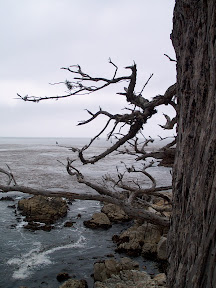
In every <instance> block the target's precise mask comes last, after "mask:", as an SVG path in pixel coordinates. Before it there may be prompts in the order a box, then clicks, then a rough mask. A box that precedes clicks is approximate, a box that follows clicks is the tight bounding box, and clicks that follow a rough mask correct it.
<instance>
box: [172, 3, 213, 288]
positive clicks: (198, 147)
mask: <svg viewBox="0 0 216 288" xmlns="http://www.w3.org/2000/svg"><path fill="white" fill-rule="evenodd" d="M171 37H172V41H173V45H174V48H175V51H176V56H177V97H178V104H179V115H178V137H177V153H176V160H175V165H174V174H173V193H174V208H173V216H172V223H171V229H170V233H169V240H168V243H169V245H168V246H169V261H170V268H169V276H168V283H169V284H168V285H169V287H172V288H173V287H178V288H180V287H182V288H187V287H188V288H193V287H196V288H198V287H203V288H208V287H209V288H210V287H211V288H213V287H216V175H215V174H216V173H215V172H216V171H215V170H216V109H215V107H216V1H215V0H199V1H195V0H177V1H176V5H175V10H174V26H173V32H172V36H171Z"/></svg>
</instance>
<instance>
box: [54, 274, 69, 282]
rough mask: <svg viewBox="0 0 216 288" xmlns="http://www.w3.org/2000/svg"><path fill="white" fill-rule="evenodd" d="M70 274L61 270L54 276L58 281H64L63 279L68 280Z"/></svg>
mask: <svg viewBox="0 0 216 288" xmlns="http://www.w3.org/2000/svg"><path fill="white" fill-rule="evenodd" d="M70 278H71V277H70V275H69V274H68V273H67V272H61V273H59V274H58V275H57V276H56V279H57V280H58V281H59V282H62V281H65V280H68V279H70Z"/></svg>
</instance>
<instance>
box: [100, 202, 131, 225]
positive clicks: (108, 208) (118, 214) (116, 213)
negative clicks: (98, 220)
mask: <svg viewBox="0 0 216 288" xmlns="http://www.w3.org/2000/svg"><path fill="white" fill-rule="evenodd" d="M101 212H103V213H105V214H106V215H107V216H108V218H109V219H110V221H112V222H122V221H129V220H130V218H129V216H128V215H127V214H126V213H125V212H124V210H122V209H121V208H120V207H119V206H117V205H114V204H111V203H107V204H104V206H103V208H102V209H101Z"/></svg>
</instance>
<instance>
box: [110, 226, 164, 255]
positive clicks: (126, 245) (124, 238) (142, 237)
mask: <svg viewBox="0 0 216 288" xmlns="http://www.w3.org/2000/svg"><path fill="white" fill-rule="evenodd" d="M162 233H163V232H162V229H161V228H160V227H158V226H156V225H153V224H150V223H148V224H146V223H145V224H142V225H134V226H132V227H130V228H129V229H127V230H126V231H124V232H123V233H122V234H120V236H119V239H117V237H115V240H116V241H117V249H116V250H117V251H118V252H126V253H127V254H128V255H140V254H141V253H142V254H143V255H145V256H154V257H155V256H156V254H157V244H158V242H159V241H160V238H161V236H162Z"/></svg>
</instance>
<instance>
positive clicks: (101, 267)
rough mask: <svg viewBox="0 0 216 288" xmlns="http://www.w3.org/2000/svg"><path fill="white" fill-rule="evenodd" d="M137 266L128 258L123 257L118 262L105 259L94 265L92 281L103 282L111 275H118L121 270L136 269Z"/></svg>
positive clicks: (112, 259)
mask: <svg viewBox="0 0 216 288" xmlns="http://www.w3.org/2000/svg"><path fill="white" fill-rule="evenodd" d="M138 268H139V264H138V263H137V262H136V261H132V260H131V259H130V258H127V257H124V258H121V259H120V261H117V260H116V259H114V258H111V259H106V260H103V261H100V262H96V263H95V264H94V280H95V281H105V280H106V279H108V278H110V277H111V275H116V274H119V272H120V271H121V270H130V269H138Z"/></svg>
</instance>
